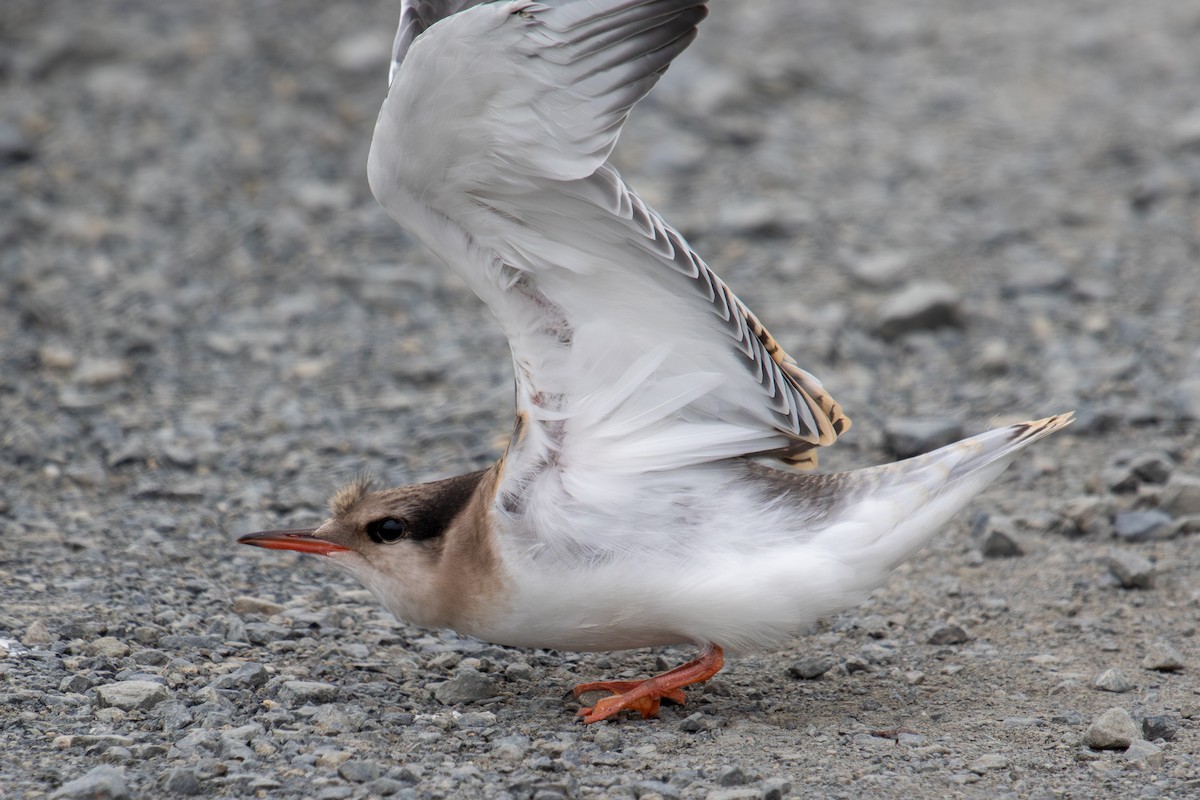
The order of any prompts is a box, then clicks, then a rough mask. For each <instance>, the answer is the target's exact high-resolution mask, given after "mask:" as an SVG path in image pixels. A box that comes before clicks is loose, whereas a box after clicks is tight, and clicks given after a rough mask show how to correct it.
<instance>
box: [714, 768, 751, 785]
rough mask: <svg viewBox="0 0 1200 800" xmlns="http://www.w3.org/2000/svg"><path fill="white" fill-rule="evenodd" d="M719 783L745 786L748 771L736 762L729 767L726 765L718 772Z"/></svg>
mask: <svg viewBox="0 0 1200 800" xmlns="http://www.w3.org/2000/svg"><path fill="white" fill-rule="evenodd" d="M717 785H718V786H745V785H746V773H745V771H744V770H743V769H742V768H741V767H740V766H738V765H737V764H734V765H732V766H729V767H725V768H724V769H722V770H721V771H720V772H718V773H717Z"/></svg>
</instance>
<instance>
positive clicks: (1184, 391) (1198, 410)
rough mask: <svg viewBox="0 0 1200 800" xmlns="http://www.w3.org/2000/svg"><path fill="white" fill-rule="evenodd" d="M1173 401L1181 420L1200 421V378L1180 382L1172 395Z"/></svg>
mask: <svg viewBox="0 0 1200 800" xmlns="http://www.w3.org/2000/svg"><path fill="white" fill-rule="evenodd" d="M1171 400H1172V402H1173V403H1174V405H1175V410H1176V412H1177V413H1178V414H1179V418H1180V419H1184V420H1190V421H1193V422H1194V421H1196V420H1200V378H1188V379H1185V380H1182V381H1180V382H1179V385H1178V386H1176V387H1175V391H1174V392H1172V394H1171Z"/></svg>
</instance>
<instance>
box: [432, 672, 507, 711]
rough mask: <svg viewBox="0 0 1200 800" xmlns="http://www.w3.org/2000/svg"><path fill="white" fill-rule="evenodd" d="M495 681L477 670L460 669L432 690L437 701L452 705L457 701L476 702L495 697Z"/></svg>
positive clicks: (456, 703)
mask: <svg viewBox="0 0 1200 800" xmlns="http://www.w3.org/2000/svg"><path fill="white" fill-rule="evenodd" d="M496 693H497V690H496V682H495V681H493V680H492V679H491V678H489V677H488V676H486V675H484V674H483V673H481V672H479V671H478V670H474V669H470V668H466V669H460V670H458V672H457V673H456V674H455V676H454V677H453V678H451V679H450V680H448V681H446V682H445V683H442V684H439V685H438V686H437V687H436V688H435V689H434V690H433V696H434V697H436V698H437V700H438V702H440V703H444V704H445V705H448V706H452V705H458V704H459V703H476V702H479V701H480V700H487V699H488V698H491V697H495V696H496Z"/></svg>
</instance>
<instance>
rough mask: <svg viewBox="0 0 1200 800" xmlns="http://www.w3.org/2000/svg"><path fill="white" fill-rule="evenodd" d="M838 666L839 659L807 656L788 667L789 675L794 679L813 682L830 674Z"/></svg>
mask: <svg viewBox="0 0 1200 800" xmlns="http://www.w3.org/2000/svg"><path fill="white" fill-rule="evenodd" d="M836 665H837V659H835V658H834V657H833V656H831V655H828V654H822V655H811V656H805V657H804V658H801V659H800V660H799V661H796V662H793V663H792V665H791V666H790V667H788V674H789V675H791V676H792V677H793V678H800V679H801V680H806V681H811V680H813V679H815V678H819V677H821V676H822V675H824V674H825V673H826V672H829V670H831V669H833V668H834V666H836Z"/></svg>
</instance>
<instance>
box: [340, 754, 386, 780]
mask: <svg viewBox="0 0 1200 800" xmlns="http://www.w3.org/2000/svg"><path fill="white" fill-rule="evenodd" d="M337 772H338V775H341V776H342V777H343V778H345V779H346V780H348V781H350V782H351V783H367V782H369V781H373V780H376V779H378V778H379V777H380V769H379V762H377V761H372V760H370V759H363V760H354V759H351V760H349V761H346V762H345V763H344V764H342V765H341V766H340V767H338V770H337Z"/></svg>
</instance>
